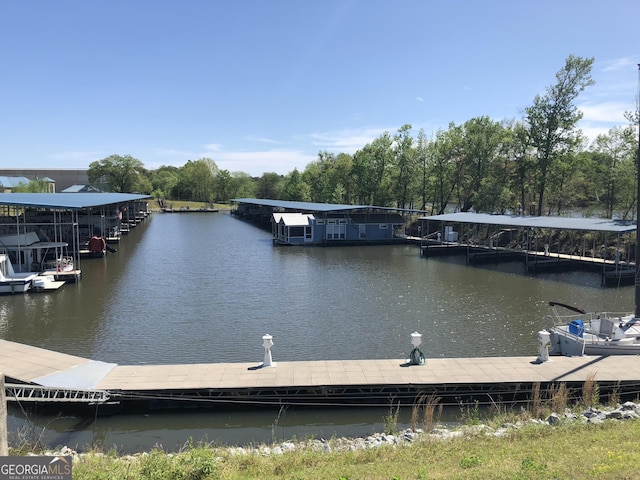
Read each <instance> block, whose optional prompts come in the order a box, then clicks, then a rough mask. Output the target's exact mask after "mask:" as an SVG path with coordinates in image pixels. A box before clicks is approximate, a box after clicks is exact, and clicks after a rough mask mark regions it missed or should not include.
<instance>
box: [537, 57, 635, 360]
mask: <svg viewBox="0 0 640 480" xmlns="http://www.w3.org/2000/svg"><path fill="white" fill-rule="evenodd" d="M638 72H639V74H640V64H638ZM638 80H639V82H638V85H639V90H640V75H639V77H638ZM638 114H639V116H640V110H639V111H638ZM636 170H637V180H636V185H637V192H636V199H637V201H636V248H635V262H634V263H635V264H634V265H633V271H634V274H633V279H634V283H635V311H634V312H624V313H612V312H600V313H587V312H586V311H585V310H583V309H581V308H578V307H575V306H571V305H567V304H564V303H559V302H549V306H550V307H551V309H552V310H551V313H550V315H548V316H547V323H548V325H547V330H542V331H540V332H538V340H539V341H540V351H539V355H538V361H539V362H544V361H546V360H547V359H548V355H566V356H579V355H640V118H639V124H638V153H637V158H636ZM625 275H629V273H628V272H627V273H626V274H625ZM558 307H559V308H562V309H564V310H567V311H568V312H571V314H569V313H568V312H566V313H564V314H560V313H559V312H558Z"/></svg>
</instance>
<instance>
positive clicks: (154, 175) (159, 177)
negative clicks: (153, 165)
mask: <svg viewBox="0 0 640 480" xmlns="http://www.w3.org/2000/svg"><path fill="white" fill-rule="evenodd" d="M150 178H151V188H152V192H153V193H152V195H153V196H154V197H155V198H168V197H170V196H171V194H172V191H173V188H174V187H175V186H176V184H177V183H178V180H179V178H180V170H179V169H178V167H173V166H165V165H163V166H161V167H160V168H158V169H157V170H153V171H151V172H150Z"/></svg>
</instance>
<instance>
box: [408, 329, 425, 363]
mask: <svg viewBox="0 0 640 480" xmlns="http://www.w3.org/2000/svg"><path fill="white" fill-rule="evenodd" d="M421 343H422V334H421V333H418V332H413V333H412V334H411V345H413V350H411V354H410V355H409V360H408V361H407V363H409V364H410V365H424V364H425V363H427V360H426V359H425V358H424V354H423V353H422V352H421V351H420V349H419V348H418V347H419V346H420V344H421Z"/></svg>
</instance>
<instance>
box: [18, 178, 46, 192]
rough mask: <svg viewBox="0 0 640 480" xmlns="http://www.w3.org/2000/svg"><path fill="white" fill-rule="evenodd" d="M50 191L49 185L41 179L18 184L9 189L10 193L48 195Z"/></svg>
mask: <svg viewBox="0 0 640 480" xmlns="http://www.w3.org/2000/svg"><path fill="white" fill-rule="evenodd" d="M51 191H52V190H51V183H49V182H48V181H47V180H42V179H39V180H30V181H29V183H24V182H23V183H19V184H18V185H16V186H15V187H13V188H12V189H11V192H12V193H50V192H51Z"/></svg>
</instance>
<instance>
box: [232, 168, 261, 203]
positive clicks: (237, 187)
mask: <svg viewBox="0 0 640 480" xmlns="http://www.w3.org/2000/svg"><path fill="white" fill-rule="evenodd" d="M256 190H257V182H256V180H255V179H254V178H253V177H251V175H249V174H248V173H245V172H233V173H232V174H231V180H230V182H229V189H228V193H229V199H232V198H251V197H254V196H256Z"/></svg>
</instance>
